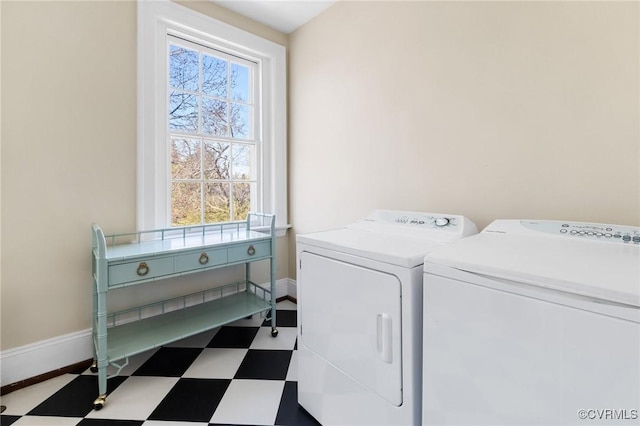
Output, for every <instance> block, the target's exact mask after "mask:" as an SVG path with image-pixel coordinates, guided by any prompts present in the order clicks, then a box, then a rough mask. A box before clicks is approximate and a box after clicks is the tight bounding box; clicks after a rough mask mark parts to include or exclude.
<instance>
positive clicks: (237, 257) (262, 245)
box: [227, 241, 271, 262]
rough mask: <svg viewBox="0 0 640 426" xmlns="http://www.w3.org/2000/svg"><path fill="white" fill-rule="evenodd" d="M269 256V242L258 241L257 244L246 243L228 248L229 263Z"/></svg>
mask: <svg viewBox="0 0 640 426" xmlns="http://www.w3.org/2000/svg"><path fill="white" fill-rule="evenodd" d="M270 254H271V243H270V242H269V241H260V242H257V243H247V244H242V245H238V246H234V247H230V248H229V252H228V255H227V256H228V258H229V262H241V261H245V260H251V259H254V258H260V257H264V256H269V255H270Z"/></svg>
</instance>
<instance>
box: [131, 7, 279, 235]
mask: <svg viewBox="0 0 640 426" xmlns="http://www.w3.org/2000/svg"><path fill="white" fill-rule="evenodd" d="M285 73H286V64H285V49H284V47H283V46H280V45H278V44H276V43H272V42H270V41H268V40H265V39H262V38H260V37H258V36H255V35H253V34H250V33H247V32H245V31H242V30H239V29H237V28H234V27H232V26H230V25H227V24H225V23H222V22H220V21H217V20H215V19H213V18H210V17H208V16H205V15H202V14H199V13H197V12H194V11H192V10H190V9H188V8H185V7H184V6H180V5H178V4H176V3H173V2H171V1H152V2H150V1H139V2H138V124H139V125H138V154H137V156H138V186H137V187H138V202H137V210H138V212H137V216H138V228H139V229H153V228H166V227H170V226H182V225H189V224H196V223H211V222H220V221H229V220H234V221H235V220H242V219H244V218H245V217H246V214H247V213H248V212H249V211H262V212H267V213H274V214H275V215H276V225H277V228H278V229H279V230H280V231H282V230H284V229H286V228H287V217H286V104H285V102H286V92H285V85H286V74H285Z"/></svg>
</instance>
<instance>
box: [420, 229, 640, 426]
mask: <svg viewBox="0 0 640 426" xmlns="http://www.w3.org/2000/svg"><path fill="white" fill-rule="evenodd" d="M424 271H425V276H424V294H423V297H424V328H423V329H424V330H423V331H424V339H423V345H424V346H423V347H424V349H423V360H424V363H423V423H424V424H432V425H451V424H486V425H488V424H490V425H569V424H583V423H584V424H587V423H589V422H591V423H594V424H609V423H612V424H636V425H637V424H640V420H639V417H638V416H639V415H640V228H637V227H628V226H619V225H605V224H593V223H581V222H557V221H534V220H497V221H495V222H493V223H492V224H490V225H489V226H488V227H487V228H486V229H484V230H483V231H482V232H481V233H480V234H477V235H475V236H472V237H469V238H465V239H463V240H460V241H457V242H455V243H453V244H450V245H448V246H446V247H444V246H441V247H439V248H438V249H437V250H435V251H433V252H431V253H429V254H428V255H427V256H426V258H425V263H424Z"/></svg>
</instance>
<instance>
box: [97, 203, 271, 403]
mask: <svg viewBox="0 0 640 426" xmlns="http://www.w3.org/2000/svg"><path fill="white" fill-rule="evenodd" d="M92 237H93V267H92V270H93V343H94V363H93V366H92V367H91V371H93V372H94V373H95V372H97V373H98V398H97V399H96V400H95V401H94V403H93V406H94V409H96V410H99V409H101V408H102V407H104V404H105V402H106V397H107V379H108V378H109V377H112V376H115V375H118V374H119V373H120V371H121V370H122V369H123V368H124V367H125V366H126V365H127V364H128V362H129V360H128V359H129V357H130V356H133V355H136V354H138V353H141V352H144V351H147V350H149V349H153V348H156V347H159V346H162V345H165V344H168V343H170V342H173V341H176V340H179V339H182V338H185V337H188V336H191V335H194V334H197V333H200V332H203V331H206V330H209V329H212V328H215V327H219V326H221V325H224V324H227V323H229V322H232V321H235V320H238V319H242V318H246V317H249V316H251V315H254V314H258V313H265V312H269V313H270V316H271V335H272V336H273V337H275V336H277V335H278V329H277V328H276V298H275V294H276V292H275V252H276V250H275V216H273V215H268V214H262V213H249V215H248V216H247V219H246V221H242V222H226V223H219V224H212V225H199V226H189V227H181V228H168V229H156V230H152V231H142V232H134V233H129V234H116V235H107V236H105V234H104V233H103V232H102V229H100V227H99V226H98V225H96V224H94V225H93V226H92ZM264 259H268V260H269V263H270V275H271V277H270V289H268V290H267V289H265V288H263V287H260V286H258V285H256V284H255V283H254V282H252V281H251V271H250V266H251V263H252V262H255V261H258V260H264ZM239 264H244V265H245V277H244V280H241V281H239V282H235V283H231V284H226V285H221V286H220V285H218V286H216V287H215V288H211V289H208V290H204V291H200V292H198V293H193V294H187V295H184V296H181V297H178V298H172V299H168V300H163V301H160V302H157V303H152V304H148V305H144V306H136V307H133V308H131V309H127V310H124V311H118V312H108V311H107V298H108V294H109V292H110V291H113V290H116V289H120V288H123V287H128V286H133V285H139V284H144V283H149V282H152V281H156V280H162V279H166V278H170V277H176V276H180V275H184V274H192V273H198V272H203V271H207V270H211V269H215V268H224V267H227V266H231V265H239ZM123 291H126V290H123ZM121 361H122V362H121ZM119 362H120V363H119ZM109 365H112V366H114V367H115V368H117V371H116V373H115V374H113V375H112V376H108V375H107V367H108V366H109Z"/></svg>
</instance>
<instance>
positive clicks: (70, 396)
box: [0, 301, 319, 426]
mask: <svg viewBox="0 0 640 426" xmlns="http://www.w3.org/2000/svg"><path fill="white" fill-rule="evenodd" d="M276 318H277V326H278V336H277V337H275V338H273V337H271V326H270V322H267V321H263V319H262V318H260V317H259V316H257V315H256V316H254V317H253V318H251V319H244V320H240V321H237V322H235V323H233V324H229V325H228V326H224V327H221V328H219V329H216V330H211V331H210V332H206V333H202V334H199V335H196V336H193V337H190V338H188V339H184V340H181V341H179V342H175V343H174V344H171V345H168V346H166V347H162V348H160V349H156V350H153V351H149V352H145V353H143V354H139V355H137V356H135V357H132V358H130V360H129V365H128V366H126V367H125V368H124V369H123V370H122V371H121V373H120V375H118V376H117V377H114V378H112V379H109V383H108V396H107V402H106V404H105V406H104V408H103V409H102V410H99V411H95V410H93V409H92V408H93V400H94V399H95V398H96V396H97V392H98V380H97V376H96V375H95V374H93V373H91V372H90V371H89V370H87V371H84V372H81V373H79V374H65V375H62V376H59V377H55V378H53V379H50V380H47V381H45V382H42V383H38V384H36V385H33V386H29V387H27V388H24V389H20V390H18V391H15V392H12V393H10V394H7V395H5V396H3V397H2V399H1V403H2V405H5V406H6V407H7V408H6V411H5V412H4V413H2V415H1V416H0V424H1V425H2V426H8V425H14V426H25V425H30V426H71V425H74V426H75V425H81V426H103V425H105V426H106V425H109V426H119V425H129V426H136V425H144V426H186V425H188V426H208V425H296V426H304V425H318V424H319V423H317V422H316V421H315V420H314V419H313V418H312V417H311V416H310V415H309V414H308V413H307V412H305V411H304V410H303V409H302V408H300V406H299V405H298V401H297V368H296V367H297V347H296V305H295V304H294V303H291V302H289V301H284V302H280V303H278V312H277V316H276Z"/></svg>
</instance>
